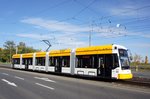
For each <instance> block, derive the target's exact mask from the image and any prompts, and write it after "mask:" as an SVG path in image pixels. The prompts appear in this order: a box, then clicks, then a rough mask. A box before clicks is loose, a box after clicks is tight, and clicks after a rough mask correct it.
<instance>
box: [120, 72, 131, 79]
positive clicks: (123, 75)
mask: <svg viewBox="0 0 150 99" xmlns="http://www.w3.org/2000/svg"><path fill="white" fill-rule="evenodd" d="M132 78H133V75H132V74H131V73H130V74H118V79H132Z"/></svg>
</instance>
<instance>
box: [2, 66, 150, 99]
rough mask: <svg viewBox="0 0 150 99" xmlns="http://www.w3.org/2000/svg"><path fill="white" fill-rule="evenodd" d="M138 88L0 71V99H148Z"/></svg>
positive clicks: (148, 94)
mask: <svg viewBox="0 0 150 99" xmlns="http://www.w3.org/2000/svg"><path fill="white" fill-rule="evenodd" d="M149 97H150V89H149V88H146V87H145V88H144V87H138V86H131V85H123V84H117V83H115V82H102V81H92V80H84V79H78V78H71V77H64V76H57V75H51V74H42V73H35V72H28V71H20V70H13V69H8V68H0V99H19V98H21V99H149Z"/></svg>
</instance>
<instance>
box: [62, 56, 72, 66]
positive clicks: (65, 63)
mask: <svg viewBox="0 0 150 99" xmlns="http://www.w3.org/2000/svg"><path fill="white" fill-rule="evenodd" d="M60 61H61V64H62V66H63V67H70V57H69V56H63V57H61V59H60Z"/></svg>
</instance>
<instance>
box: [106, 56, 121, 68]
mask: <svg viewBox="0 0 150 99" xmlns="http://www.w3.org/2000/svg"><path fill="white" fill-rule="evenodd" d="M105 65H106V66H107V67H109V68H112V69H115V68H116V67H118V66H119V63H118V56H117V54H108V55H105Z"/></svg>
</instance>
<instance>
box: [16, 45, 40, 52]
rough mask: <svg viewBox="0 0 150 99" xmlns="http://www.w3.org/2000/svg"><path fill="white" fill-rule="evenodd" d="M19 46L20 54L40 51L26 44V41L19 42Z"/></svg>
mask: <svg viewBox="0 0 150 99" xmlns="http://www.w3.org/2000/svg"><path fill="white" fill-rule="evenodd" d="M17 47H18V54H23V53H33V52H36V51H39V50H36V49H34V48H32V47H28V46H26V44H25V43H24V42H19V45H18V46H17Z"/></svg>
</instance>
